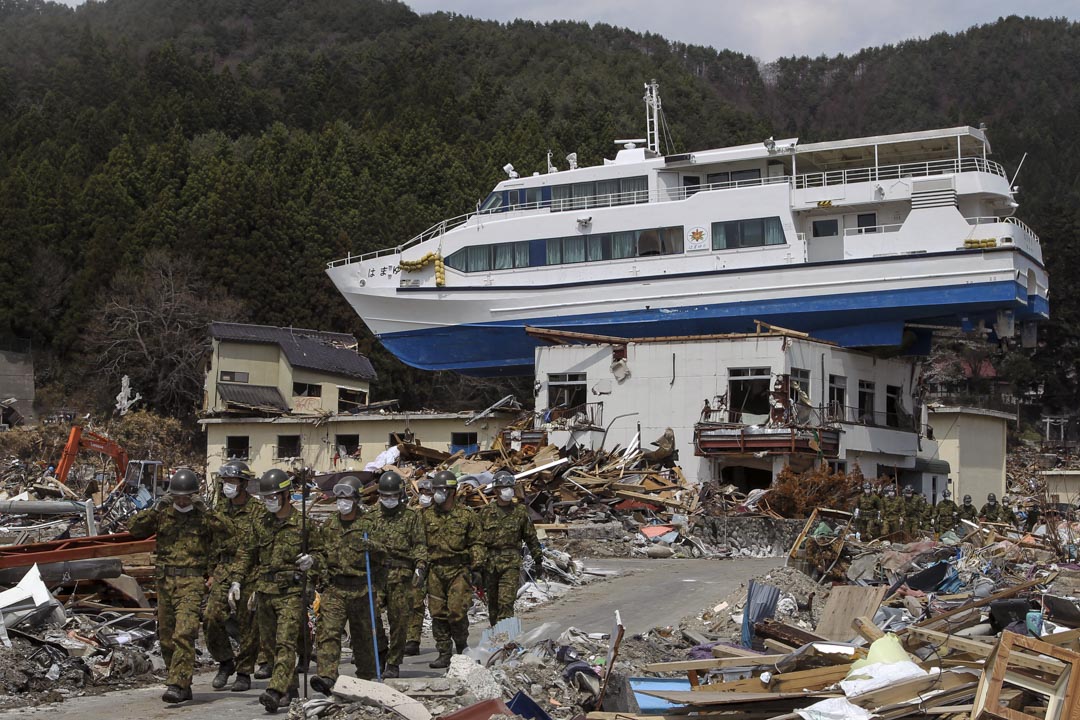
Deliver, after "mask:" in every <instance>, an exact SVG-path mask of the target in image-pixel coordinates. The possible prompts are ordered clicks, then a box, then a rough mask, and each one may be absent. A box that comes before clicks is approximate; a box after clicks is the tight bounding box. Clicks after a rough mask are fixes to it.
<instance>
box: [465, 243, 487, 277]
mask: <svg viewBox="0 0 1080 720" xmlns="http://www.w3.org/2000/svg"><path fill="white" fill-rule="evenodd" d="M490 269H491V246H490V245H473V246H472V247H468V248H465V272H483V271H485V270H490Z"/></svg>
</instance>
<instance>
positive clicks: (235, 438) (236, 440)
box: [225, 435, 251, 460]
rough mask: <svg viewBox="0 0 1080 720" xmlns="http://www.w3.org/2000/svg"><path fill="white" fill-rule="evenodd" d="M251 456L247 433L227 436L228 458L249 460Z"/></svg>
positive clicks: (226, 452)
mask: <svg viewBox="0 0 1080 720" xmlns="http://www.w3.org/2000/svg"><path fill="white" fill-rule="evenodd" d="M250 457H251V447H250V444H249V442H248V436H247V435H228V436H226V437H225V459H226V460H248V459H250Z"/></svg>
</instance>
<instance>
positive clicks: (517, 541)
mask: <svg viewBox="0 0 1080 720" xmlns="http://www.w3.org/2000/svg"><path fill="white" fill-rule="evenodd" d="M480 529H481V531H482V532H483V534H484V546H485V547H486V548H487V554H488V560H496V559H498V560H500V561H505V560H507V559H510V558H514V559H517V560H520V559H521V543H522V542H524V543H525V545H526V547H528V548H529V554H530V555H532V556H533V557H534V558H538V557H540V541H539V540H537V539H536V528H535V527H533V523H532V520H531V519H530V518H529V511H528V510H526V509H525V506H524V505H521V504H520V503H513V504H511V505H509V506H506V507H502V506H500V505H499V504H498V503H497V502H493V503H491V504H490V505H488V506H486V507H485V508H484V509H483V510H481V511H480Z"/></svg>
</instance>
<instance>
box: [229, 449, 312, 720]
mask: <svg viewBox="0 0 1080 720" xmlns="http://www.w3.org/2000/svg"><path fill="white" fill-rule="evenodd" d="M291 489H292V478H291V477H289V475H288V473H286V472H285V471H284V470H279V469H278V468H274V469H272V470H267V471H266V472H265V473H263V475H262V477H261V478H259V493H258V494H259V497H260V499H261V500H262V502H263V504H264V505H265V506H266V511H267V512H266V514H265V515H264V516H263V518H262V520H261V522H258V523H256V524H255V525H254V529H255V537H254V550H253V551H252V552H251V553H249V554H248V558H247V559H248V562H247V563H246V564H245V565H244V566H243V568H242V572H241V574H240V575H239V577H249V576H250V575H252V574H254V577H255V593H254V594H253V595H252V596H251V599H250V600H249V609H253V610H254V611H255V622H256V624H257V625H258V626H259V630H260V632H262V633H263V634H264V636H265V637H269V638H273V642H274V661H273V662H274V668H273V672H272V674H271V676H270V682H269V683H268V684H267V687H266V690H264V691H263V692H262V694H260V695H259V702H260V703H261V704H262V706H263V707H264V708H266V711H267V712H270V713H272V712H277V710H278V709H279V708H282V707H287V706H288V704H289V698H290V697H296V696H297V695H298V693H297V680H296V647H297V642H298V640H299V638H300V628H301V623H302V622H303V621H304V620H303V619H302V615H304V617H305V618H306V608H305V607H304V602H303V599H302V597H301V595H302V591H303V580H304V576H303V573H305V572H307V571H308V570H310V569H311V566H312V565H313V564H314V558H313V557H312V556H311V555H310V554H308V553H304V552H302V551H301V548H302V547H303V538H302V525H301V517H300V513H299V512H297V511H296V509H295V508H294V507H293V506H292V502H290V498H289V495H290V491H291Z"/></svg>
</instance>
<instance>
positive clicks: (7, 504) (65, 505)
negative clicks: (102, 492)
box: [0, 500, 86, 515]
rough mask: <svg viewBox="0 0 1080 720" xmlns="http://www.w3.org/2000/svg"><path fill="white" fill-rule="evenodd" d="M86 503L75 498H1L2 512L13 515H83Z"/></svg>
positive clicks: (0, 506) (0, 508)
mask: <svg viewBox="0 0 1080 720" xmlns="http://www.w3.org/2000/svg"><path fill="white" fill-rule="evenodd" d="M85 512H86V503H81V502H76V501H74V500H0V513H10V514H12V515H69V514H70V515H83V514H84V513H85Z"/></svg>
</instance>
